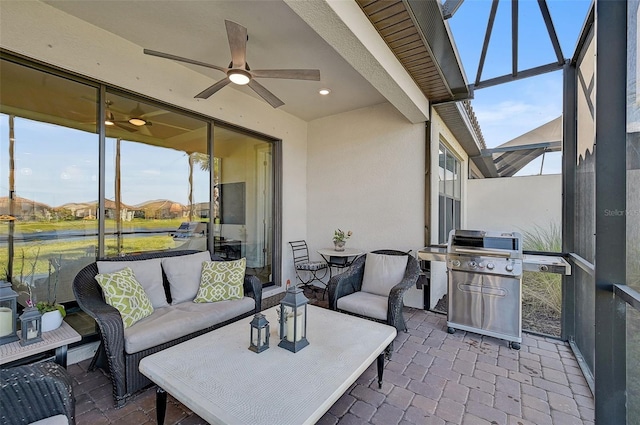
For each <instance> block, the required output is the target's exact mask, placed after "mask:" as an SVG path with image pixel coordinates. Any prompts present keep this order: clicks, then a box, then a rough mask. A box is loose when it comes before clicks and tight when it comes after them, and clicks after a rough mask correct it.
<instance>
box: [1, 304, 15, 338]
mask: <svg viewBox="0 0 640 425" xmlns="http://www.w3.org/2000/svg"><path fill="white" fill-rule="evenodd" d="M12 321H13V311H12V310H11V309H10V308H8V307H0V336H7V335H10V334H11V333H13V323H12Z"/></svg>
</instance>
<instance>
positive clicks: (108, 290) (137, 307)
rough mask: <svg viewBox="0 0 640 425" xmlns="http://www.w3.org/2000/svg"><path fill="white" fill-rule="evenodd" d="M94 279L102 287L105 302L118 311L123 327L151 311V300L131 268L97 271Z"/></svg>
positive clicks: (130, 324)
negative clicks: (103, 272) (111, 271)
mask: <svg viewBox="0 0 640 425" xmlns="http://www.w3.org/2000/svg"><path fill="white" fill-rule="evenodd" d="M96 280H97V281H98V284H99V285H100V286H101V287H102V292H103V293H104V299H105V301H106V302H107V304H109V305H110V306H112V307H115V308H117V309H118V311H119V312H120V316H122V324H123V325H124V327H125V329H126V328H128V327H130V326H132V325H133V324H134V323H136V322H137V321H138V320H140V319H142V318H145V317H147V316H148V315H150V314H151V313H153V306H152V305H151V301H149V297H147V294H146V292H145V291H144V288H143V287H142V285H141V284H140V283H139V282H138V281H137V280H136V277H135V275H134V274H133V271H131V268H129V267H125V268H124V269H122V270H120V271H117V272H113V273H105V274H101V273H98V274H97V275H96Z"/></svg>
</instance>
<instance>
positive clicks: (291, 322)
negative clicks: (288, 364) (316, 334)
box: [287, 311, 302, 342]
mask: <svg viewBox="0 0 640 425" xmlns="http://www.w3.org/2000/svg"><path fill="white" fill-rule="evenodd" d="M294 322H295V327H296V334H295V335H296V341H300V340H301V339H302V311H299V312H298V314H297V317H296V318H295V320H294V317H293V312H291V313H289V314H287V341H289V342H293V327H294Z"/></svg>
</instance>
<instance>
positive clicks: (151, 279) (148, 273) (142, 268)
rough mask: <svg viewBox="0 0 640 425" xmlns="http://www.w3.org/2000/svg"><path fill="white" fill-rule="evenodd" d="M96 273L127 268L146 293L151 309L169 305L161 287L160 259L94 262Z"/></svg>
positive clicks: (106, 272)
mask: <svg viewBox="0 0 640 425" xmlns="http://www.w3.org/2000/svg"><path fill="white" fill-rule="evenodd" d="M96 264H97V266H98V273H100V274H108V273H113V272H117V271H120V270H123V269H124V268H125V267H129V268H130V269H131V271H132V272H133V274H134V275H135V277H136V280H137V281H138V282H140V285H142V288H144V292H146V294H147V297H149V301H151V305H152V306H153V308H162V307H166V306H168V305H169V303H167V295H166V294H165V292H164V286H162V266H161V265H160V258H153V259H151V260H138V261H96Z"/></svg>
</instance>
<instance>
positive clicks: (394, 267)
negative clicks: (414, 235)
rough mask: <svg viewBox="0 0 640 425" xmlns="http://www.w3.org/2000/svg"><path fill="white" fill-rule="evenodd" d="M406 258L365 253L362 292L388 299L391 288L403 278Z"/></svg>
mask: <svg viewBox="0 0 640 425" xmlns="http://www.w3.org/2000/svg"><path fill="white" fill-rule="evenodd" d="M407 258H408V256H406V255H385V254H374V253H372V252H369V253H367V259H366V260H365V263H364V276H363V277H362V291H364V292H368V293H370V294H375V295H380V296H382V297H385V298H386V297H388V296H389V292H391V288H393V287H394V286H396V285H397V284H398V283H399V282H400V281H401V280H402V279H403V278H404V273H405V269H406V268H407ZM385 317H386V314H385Z"/></svg>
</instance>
